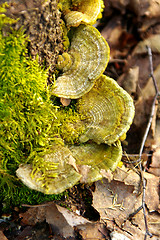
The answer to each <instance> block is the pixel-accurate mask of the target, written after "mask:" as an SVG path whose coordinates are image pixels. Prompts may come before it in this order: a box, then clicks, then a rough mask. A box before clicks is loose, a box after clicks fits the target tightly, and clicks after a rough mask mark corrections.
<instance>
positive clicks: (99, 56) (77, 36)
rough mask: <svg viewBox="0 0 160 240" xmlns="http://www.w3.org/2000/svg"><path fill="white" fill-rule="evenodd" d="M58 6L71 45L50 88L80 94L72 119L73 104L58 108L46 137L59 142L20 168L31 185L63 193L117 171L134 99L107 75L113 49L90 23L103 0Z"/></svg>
mask: <svg viewBox="0 0 160 240" xmlns="http://www.w3.org/2000/svg"><path fill="white" fill-rule="evenodd" d="M59 5H61V10H62V12H63V15H64V19H65V21H66V26H67V27H68V31H70V33H72V34H71V35H72V37H71V38H70V48H69V49H68V50H67V51H66V52H64V53H63V54H62V55H60V56H59V57H58V61H57V68H58V69H59V70H60V74H59V76H58V77H57V79H56V82H55V86H54V88H52V90H51V91H52V94H53V95H54V96H56V97H60V98H64V99H76V103H75V105H74V108H75V109H76V113H75V115H74V114H72V112H71V114H70V115H69V116H73V115H74V117H71V118H69V117H68V113H67V115H66V122H65V121H59V119H63V116H65V112H67V111H71V109H70V107H67V109H66V111H65V110H62V111H59V110H58V108H57V109H56V110H55V111H54V114H53V115H54V116H55V117H53V120H52V121H53V122H52V124H50V129H51V127H52V128H53V129H52V130H51V132H52V134H53V133H54V135H52V136H49V135H46V136H47V139H51V138H52V137H53V136H54V139H56V134H57V136H58V137H57V139H59V140H60V141H59V142H60V143H59V144H57V143H56V141H57V140H56V141H54V140H53V142H50V145H51V143H52V145H51V146H50V147H49V152H46V153H44V154H43V155H41V157H39V158H37V160H36V161H35V160H33V162H30V164H29V163H25V162H24V163H23V164H21V165H20V166H19V167H18V169H17V171H16V174H17V176H18V178H19V179H20V180H21V181H22V182H23V183H24V184H25V185H26V186H28V187H29V188H31V189H34V190H37V191H40V192H43V193H45V194H58V193H61V192H63V191H64V190H66V189H68V188H70V187H72V186H74V185H75V184H77V183H79V182H83V183H91V182H94V181H97V180H99V179H102V178H103V176H104V175H105V174H104V172H105V171H107V170H111V171H114V170H115V169H116V167H117V165H118V163H119V162H120V160H121V156H122V147H121V142H120V140H122V139H123V137H124V135H125V134H126V132H127V131H128V129H129V127H130V125H131V123H132V120H133V117H134V105H133V101H132V98H131V97H130V96H129V94H128V93H126V92H125V91H124V90H123V89H122V88H121V87H120V86H118V84H117V83H116V82H115V81H114V80H113V79H111V78H109V77H106V76H105V75H103V72H104V70H105V68H106V66H107V64H108V61H109V51H110V50H109V46H108V44H107V42H106V41H105V39H104V38H103V37H102V36H101V34H100V33H99V31H98V30H97V29H96V28H94V27H93V26H91V24H93V23H94V22H95V21H96V19H97V18H99V17H100V15H101V11H102V9H103V2H102V0H90V1H83V0H74V1H72V4H71V1H69V0H68V1H67V0H60V1H59ZM92 8H93V9H94V10H93V12H94V14H93V18H92V15H91V14H90V13H91V9H92ZM84 9H85V11H84ZM82 12H83V13H82ZM41 104H42V105H43V104H44V102H43V101H42V103H41ZM48 104H51V102H50V101H49V103H48ZM68 109H69V110H68ZM56 111H57V112H56ZM58 112H59V113H58ZM55 126H56V127H55ZM54 127H55V128H56V129H58V130H57V132H55V131H54ZM65 128H66V129H68V130H67V131H69V134H67V131H66V132H65ZM50 129H49V130H48V132H49V131H50ZM62 129H63V130H64V131H62ZM48 132H47V134H48ZM69 135H70V136H69ZM73 139H74V140H73ZM45 140H46V139H45V134H44V139H43V141H44V142H45ZM41 145H42V148H43V144H41ZM35 151H36V150H35ZM38 151H40V149H38ZM41 163H43V164H42V165H44V168H43V169H42V168H40V164H41ZM102 170H103V171H102ZM84 173H85V174H84Z"/></svg>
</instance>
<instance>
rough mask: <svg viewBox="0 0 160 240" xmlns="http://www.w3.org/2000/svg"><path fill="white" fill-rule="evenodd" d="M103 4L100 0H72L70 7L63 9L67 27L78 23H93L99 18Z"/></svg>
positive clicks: (75, 25)
mask: <svg viewBox="0 0 160 240" xmlns="http://www.w3.org/2000/svg"><path fill="white" fill-rule="evenodd" d="M103 7H104V4H103V1H102V0H87V1H86V0H78V1H77V0H74V1H72V6H71V8H70V9H67V10H65V11H64V15H65V16H64V18H65V20H66V25H67V26H68V27H71V26H72V27H77V26H79V25H80V24H82V23H84V24H91V25H92V24H94V23H95V22H96V20H97V19H98V18H101V12H102V10H103Z"/></svg>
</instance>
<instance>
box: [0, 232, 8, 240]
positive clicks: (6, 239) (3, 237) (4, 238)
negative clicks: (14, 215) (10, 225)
mask: <svg viewBox="0 0 160 240" xmlns="http://www.w3.org/2000/svg"><path fill="white" fill-rule="evenodd" d="M0 239H1V240H8V238H6V236H5V235H4V233H3V232H2V231H0Z"/></svg>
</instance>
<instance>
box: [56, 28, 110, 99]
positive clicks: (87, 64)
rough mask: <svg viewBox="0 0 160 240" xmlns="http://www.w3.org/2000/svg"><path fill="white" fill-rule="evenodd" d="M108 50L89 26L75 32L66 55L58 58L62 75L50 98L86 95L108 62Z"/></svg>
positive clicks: (97, 32)
mask: <svg viewBox="0 0 160 240" xmlns="http://www.w3.org/2000/svg"><path fill="white" fill-rule="evenodd" d="M109 52H110V50H109V46H108V44H107V42H106V41H105V39H104V38H103V37H102V36H101V34H100V33H99V31H98V30H97V29H96V28H94V27H92V26H89V25H80V26H79V27H78V28H76V29H74V34H73V37H72V39H71V47H70V50H69V52H68V53H67V52H66V53H64V54H62V55H60V56H59V58H58V64H57V66H58V68H60V69H62V71H63V73H62V75H61V76H59V77H58V78H57V80H56V82H55V87H54V89H53V94H54V95H56V96H57V97H63V98H71V99H77V98H80V97H81V96H82V95H84V94H85V93H87V92H89V91H90V89H91V88H92V87H93V85H94V82H95V80H96V79H97V78H99V76H100V75H101V74H102V73H103V72H104V70H105V68H106V66H107V64H108V61H109Z"/></svg>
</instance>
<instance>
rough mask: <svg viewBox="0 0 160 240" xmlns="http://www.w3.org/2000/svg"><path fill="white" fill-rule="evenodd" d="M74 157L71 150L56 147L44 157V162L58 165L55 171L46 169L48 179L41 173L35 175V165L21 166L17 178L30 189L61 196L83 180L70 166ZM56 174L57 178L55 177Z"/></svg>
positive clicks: (37, 172)
mask: <svg viewBox="0 0 160 240" xmlns="http://www.w3.org/2000/svg"><path fill="white" fill-rule="evenodd" d="M70 157H72V155H71V152H70V150H69V149H68V148H67V147H63V146H54V147H53V152H52V153H49V154H46V155H45V156H44V161H46V162H50V163H53V164H54V163H55V164H58V167H57V168H56V169H55V170H51V169H49V168H46V169H45V174H46V178H47V184H46V179H44V177H43V173H42V172H41V171H37V169H36V173H35V174H33V165H31V164H21V165H20V166H19V168H18V169H17V171H16V174H17V177H18V178H19V179H20V180H21V181H22V182H23V183H24V184H25V185H26V186H28V187H29V188H31V189H34V190H36V191H40V192H43V193H45V194H59V193H62V192H64V191H65V190H66V189H68V188H71V187H73V186H74V185H75V184H76V183H77V182H78V181H79V180H80V178H81V175H80V174H79V173H78V172H77V171H76V170H75V169H74V167H73V166H71V165H70V164H69V160H70ZM72 161H73V158H72ZM54 174H56V175H57V176H56V177H53V175H54Z"/></svg>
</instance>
